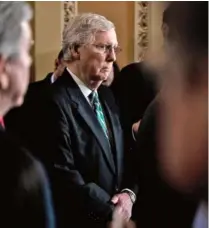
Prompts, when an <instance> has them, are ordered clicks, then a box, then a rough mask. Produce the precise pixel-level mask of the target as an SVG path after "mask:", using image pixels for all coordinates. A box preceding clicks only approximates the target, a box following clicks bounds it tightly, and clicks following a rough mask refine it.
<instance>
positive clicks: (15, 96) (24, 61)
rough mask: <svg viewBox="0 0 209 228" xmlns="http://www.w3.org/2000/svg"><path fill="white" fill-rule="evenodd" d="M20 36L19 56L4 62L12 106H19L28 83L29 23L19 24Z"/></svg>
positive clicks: (29, 58)
mask: <svg viewBox="0 0 209 228" xmlns="http://www.w3.org/2000/svg"><path fill="white" fill-rule="evenodd" d="M21 27H22V37H21V40H20V48H19V50H20V51H19V56H18V57H17V58H15V59H13V60H9V61H8V62H7V63H6V64H7V67H6V68H5V69H6V72H5V73H6V75H7V78H8V89H7V91H6V92H7V93H8V96H10V97H11V101H12V104H13V106H20V105H21V104H22V103H23V100H24V95H25V93H26V90H27V87H28V83H29V70H30V65H31V62H32V61H31V57H30V54H29V51H30V47H31V30H30V27H29V24H28V23H27V22H24V23H22V24H21Z"/></svg>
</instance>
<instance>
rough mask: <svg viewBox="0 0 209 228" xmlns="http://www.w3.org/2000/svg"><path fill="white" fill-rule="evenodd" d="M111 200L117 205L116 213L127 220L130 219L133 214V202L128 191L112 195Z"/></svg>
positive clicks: (114, 213)
mask: <svg viewBox="0 0 209 228" xmlns="http://www.w3.org/2000/svg"><path fill="white" fill-rule="evenodd" d="M111 202H112V203H113V204H114V205H115V210H114V212H113V219H114V215H115V216H118V217H121V219H123V220H125V221H129V220H130V218H131V214H132V207H133V203H132V201H131V198H130V196H129V194H128V193H126V192H122V193H119V194H116V195H114V196H113V197H112V199H111Z"/></svg>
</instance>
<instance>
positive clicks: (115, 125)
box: [99, 87, 123, 175]
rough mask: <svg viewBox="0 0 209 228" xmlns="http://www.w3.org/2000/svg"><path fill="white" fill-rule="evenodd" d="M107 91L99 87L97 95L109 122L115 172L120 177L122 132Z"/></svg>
mask: <svg viewBox="0 0 209 228" xmlns="http://www.w3.org/2000/svg"><path fill="white" fill-rule="evenodd" d="M107 90H108V89H107V88H103V87H101V88H100V90H99V94H100V97H101V100H102V102H103V105H104V106H105V109H106V112H107V115H108V118H109V120H110V125H111V129H112V133H113V141H114V146H115V153H116V170H117V174H118V175H120V173H121V170H122V163H121V162H122V161H123V158H122V157H121V155H122V154H123V152H122V151H123V141H122V140H121V139H122V137H123V132H122V129H121V126H120V122H119V118H118V112H117V111H116V110H115V109H116V107H115V106H116V105H115V104H113V101H112V97H110V96H109V94H108V93H106V91H107ZM108 92H109V91H108Z"/></svg>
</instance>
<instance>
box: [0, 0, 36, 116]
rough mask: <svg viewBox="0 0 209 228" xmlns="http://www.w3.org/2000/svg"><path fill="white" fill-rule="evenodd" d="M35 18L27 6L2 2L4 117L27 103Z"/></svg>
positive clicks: (1, 95) (0, 57)
mask: <svg viewBox="0 0 209 228" xmlns="http://www.w3.org/2000/svg"><path fill="white" fill-rule="evenodd" d="M31 16H32V13H31V10H30V8H29V7H28V5H27V4H26V3H24V2H13V1H11V2H0V99H1V101H0V103H1V105H0V109H1V110H2V111H1V112H3V113H1V114H0V115H2V114H5V112H7V111H8V109H10V108H11V107H13V106H19V105H21V104H22V103H23V99H24V95H25V92H26V90H27V86H28V82H29V68H30V65H31V57H30V55H29V50H30V47H31V30H30V27H29V24H28V21H29V20H30V19H31Z"/></svg>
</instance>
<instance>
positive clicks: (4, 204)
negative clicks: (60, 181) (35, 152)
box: [0, 125, 55, 228]
mask: <svg viewBox="0 0 209 228" xmlns="http://www.w3.org/2000/svg"><path fill="white" fill-rule="evenodd" d="M0 150H1V166H0V178H1V189H0V202H1V206H0V207H1V209H2V210H1V222H2V224H3V223H5V224H6V225H3V226H5V227H8V228H12V227H22V228H28V227H31V228H37V227H40V228H55V218H54V210H53V205H52V198H51V191H50V188H49V183H48V179H47V177H46V174H45V171H44V169H43V167H42V165H41V164H40V163H39V162H38V161H37V160H36V159H34V157H32V156H31V154H30V153H28V152H27V151H26V150H25V149H24V148H23V147H22V146H21V145H20V144H19V143H18V142H16V140H14V139H13V138H12V137H11V136H10V135H9V134H8V133H7V132H6V131H4V129H3V128H2V127H1V125H0Z"/></svg>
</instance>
